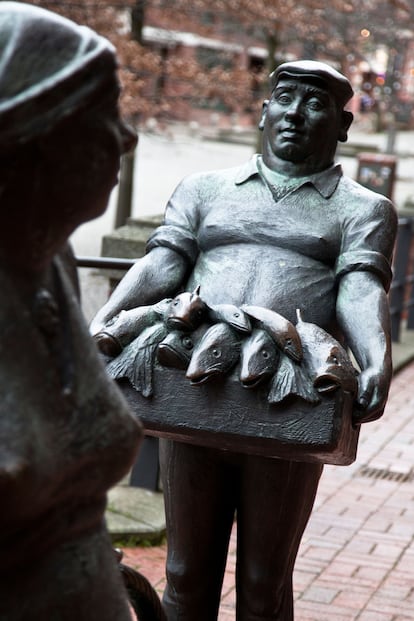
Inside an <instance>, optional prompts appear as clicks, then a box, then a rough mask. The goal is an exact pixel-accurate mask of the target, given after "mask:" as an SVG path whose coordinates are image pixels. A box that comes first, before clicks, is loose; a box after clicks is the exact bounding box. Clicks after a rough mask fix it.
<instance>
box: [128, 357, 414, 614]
mask: <svg viewBox="0 0 414 621" xmlns="http://www.w3.org/2000/svg"><path fill="white" fill-rule="evenodd" d="M413 386H414V363H411V364H410V365H409V366H407V367H406V368H404V369H403V370H402V371H400V372H399V373H398V374H397V375H396V376H395V377H394V379H393V383H392V387H391V392H390V399H389V402H388V404H387V408H386V411H385V414H384V416H383V417H382V419H381V420H380V421H376V422H374V423H370V424H367V425H366V426H363V428H362V431H361V437H360V444H359V450H358V457H357V461H356V462H355V463H354V464H352V465H351V466H348V467H340V466H326V467H325V471H324V474H323V476H322V480H321V483H320V487H319V492H318V496H317V500H316V504H315V508H314V511H313V514H312V517H311V519H310V522H309V524H308V527H307V529H306V531H305V534H304V537H303V540H302V544H301V547H300V551H299V555H298V559H297V562H296V568H295V573H294V588H295V620H296V621H328V620H329V621H331V620H332V619H334V620H335V621H354V620H355V621H356V620H358V621H408V620H409V619H410V620H414V477H412V476H411V475H412V473H413V472H414V468H413V466H414V465H413V458H414V447H413V444H414V417H413V414H414V391H413V390H412V387H413ZM365 466H366V467H367V468H365V471H364V472H362V467H365ZM235 531H236V526H235V527H234V531H233V533H232V538H231V545H230V551H229V558H228V564H227V570H226V575H225V581H224V588H223V595H222V601H221V607H220V615H219V621H233V620H234V600H235V592H234V574H235V562H236V558H235V545H236V541H235ZM165 552H166V546H165V545H162V546H158V547H153V548H129V549H124V553H125V562H126V563H128V564H129V565H131V566H134V567H136V568H138V569H139V571H141V572H142V573H143V574H144V575H145V576H146V577H147V578H148V579H149V580H150V581H151V583H152V584H153V585H154V586H155V588H156V589H157V590H158V591H159V592H160V593H161V592H162V590H163V587H164V584H165V579H164V562H165Z"/></svg>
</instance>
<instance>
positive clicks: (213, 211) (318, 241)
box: [148, 156, 396, 326]
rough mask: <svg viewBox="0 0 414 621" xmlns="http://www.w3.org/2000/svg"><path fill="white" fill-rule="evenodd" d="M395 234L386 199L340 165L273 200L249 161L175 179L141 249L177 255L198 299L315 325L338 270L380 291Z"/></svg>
mask: <svg viewBox="0 0 414 621" xmlns="http://www.w3.org/2000/svg"><path fill="white" fill-rule="evenodd" d="M395 228H396V215H395V211H394V209H393V206H392V204H391V203H390V201H389V200H388V199H386V198H385V197H383V196H381V195H379V194H375V193H373V192H371V191H370V190H367V189H366V188H363V187H362V186H360V185H359V184H357V183H356V182H354V181H353V180H351V179H349V178H348V177H345V176H344V175H343V173H342V168H341V166H340V165H338V164H337V165H333V166H332V167H330V168H328V169H327V170H325V171H323V172H321V173H319V174H317V175H312V176H311V177H308V178H306V179H304V180H303V183H300V184H299V186H295V187H294V188H293V189H292V190H291V191H289V192H288V193H287V194H286V195H284V196H283V197H282V198H280V199H279V200H275V197H274V195H273V193H272V191H271V189H270V187H269V184H268V183H267V182H266V181H265V180H264V179H263V176H262V175H261V174H260V170H259V166H258V156H254V157H253V158H252V159H251V160H250V161H249V162H247V163H246V164H244V165H242V166H240V167H236V168H231V169H226V170H221V171H212V172H205V173H200V174H195V175H191V176H189V177H187V178H186V179H184V180H183V181H182V182H181V184H180V185H179V186H178V188H177V189H176V191H175V192H174V194H173V196H172V197H171V199H170V201H169V203H168V205H167V209H166V213H165V221H164V224H163V225H162V226H161V227H159V228H158V229H157V230H156V231H155V233H154V234H153V236H152V237H151V238H150V240H149V242H148V250H151V248H153V247H155V246H159V245H163V246H167V247H169V248H172V249H174V250H176V251H177V252H179V253H180V254H182V255H183V256H185V257H186V258H187V260H188V262H189V271H190V278H189V281H188V283H187V284H188V287H192V286H193V285H197V284H200V285H201V290H202V292H203V294H204V297H205V298H206V299H207V301H208V300H210V301H211V302H213V303H217V302H226V301H227V302H232V303H234V304H242V303H250V304H252V303H253V304H257V305H261V306H266V307H268V308H273V309H274V310H276V311H278V312H280V313H281V314H284V315H285V316H286V317H288V318H290V319H291V320H292V319H294V317H295V310H296V308H299V307H301V308H303V307H304V306H305V310H306V311H307V313H308V314H307V315H306V314H305V316H306V317H307V319H308V320H309V321H311V320H314V321H315V323H318V325H321V326H324V325H327V324H329V323H330V322H331V321H332V320H334V315H335V300H336V288H337V285H338V281H339V280H340V278H341V277H342V276H343V275H344V274H346V273H347V272H350V271H354V270H368V271H370V272H372V273H374V274H376V275H377V276H378V277H379V278H380V280H381V281H382V283H383V285H384V288H385V289H387V288H388V286H389V283H390V279H391V269H390V259H391V253H392V247H393V241H394V235H395ZM232 282H237V286H233V285H232V284H231V283H232ZM229 298H231V299H229Z"/></svg>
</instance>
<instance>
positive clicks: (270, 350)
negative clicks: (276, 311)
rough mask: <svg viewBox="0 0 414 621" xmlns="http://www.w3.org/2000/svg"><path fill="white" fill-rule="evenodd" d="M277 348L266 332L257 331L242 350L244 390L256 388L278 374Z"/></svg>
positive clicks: (241, 374)
mask: <svg viewBox="0 0 414 621" xmlns="http://www.w3.org/2000/svg"><path fill="white" fill-rule="evenodd" d="M278 360H279V353H278V350H277V347H276V345H275V343H274V341H273V339H272V338H271V337H270V335H269V334H268V333H267V332H266V331H265V330H260V329H255V330H253V332H252V334H251V336H250V337H249V338H247V339H246V340H245V341H244V342H243V344H242V348H241V355H240V381H241V383H242V386H243V387H244V388H255V387H256V386H258V385H259V384H261V383H262V382H264V381H265V380H266V379H268V378H269V377H270V376H271V375H273V374H274V373H275V372H276V369H277V364H278Z"/></svg>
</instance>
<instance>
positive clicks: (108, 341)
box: [93, 298, 172, 358]
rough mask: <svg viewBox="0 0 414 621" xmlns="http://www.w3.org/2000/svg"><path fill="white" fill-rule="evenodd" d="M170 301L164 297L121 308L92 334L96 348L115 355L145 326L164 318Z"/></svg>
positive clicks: (107, 354)
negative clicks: (144, 303) (147, 303)
mask: <svg viewBox="0 0 414 621" xmlns="http://www.w3.org/2000/svg"><path fill="white" fill-rule="evenodd" d="M171 302H172V298H164V299H163V300H161V301H160V302H157V303H156V304H152V305H149V306H137V307H136V308H131V309H129V310H122V311H121V312H120V313H119V314H118V315H115V316H114V317H113V318H112V319H111V320H110V321H108V323H107V324H106V325H105V327H104V329H103V330H101V331H100V332H98V333H97V334H95V335H94V337H93V338H94V340H95V342H96V344H97V346H98V349H99V350H100V351H101V352H102V353H103V354H105V355H106V356H110V357H112V358H113V357H115V356H117V355H118V354H120V353H121V351H122V349H123V348H124V347H125V346H126V345H128V344H129V343H130V342H131V341H133V340H134V339H135V338H136V337H137V336H138V335H139V334H141V332H142V331H143V330H145V328H148V327H149V326H151V325H154V324H156V323H157V322H159V320H160V319H162V318H164V317H165V315H166V313H167V311H168V310H169V308H170V304H171Z"/></svg>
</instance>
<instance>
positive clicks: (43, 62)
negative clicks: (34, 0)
mask: <svg viewBox="0 0 414 621" xmlns="http://www.w3.org/2000/svg"><path fill="white" fill-rule="evenodd" d="M116 68H117V63H116V57H115V50H114V48H113V46H112V45H111V44H110V43H109V41H107V40H106V39H105V38H103V37H101V36H99V35H97V34H96V33H95V32H93V31H92V30H90V29H89V28H87V27H85V26H78V25H77V24H75V23H74V22H72V21H70V20H68V19H66V18H64V17H60V16H58V15H56V14H55V13H52V12H50V11H47V10H45V9H42V8H39V7H36V6H33V5H29V4H25V3H21V2H0V145H1V148H2V149H3V148H7V147H9V146H16V145H18V144H21V143H24V142H27V141H29V140H31V139H32V138H34V137H36V136H39V135H42V134H44V133H45V132H47V131H49V130H50V129H51V128H53V126H54V125H55V124H56V123H58V122H59V121H60V120H62V119H64V118H65V117H68V116H70V115H71V114H73V113H75V112H76V111H77V110H79V109H80V108H81V107H83V106H87V105H88V102H90V101H91V100H93V99H94V98H95V99H97V98H98V97H99V93H103V92H105V89H106V88H108V85H109V84H110V83H111V82H112V84H114V83H115V79H116V77H115V76H116V73H115V72H116Z"/></svg>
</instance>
